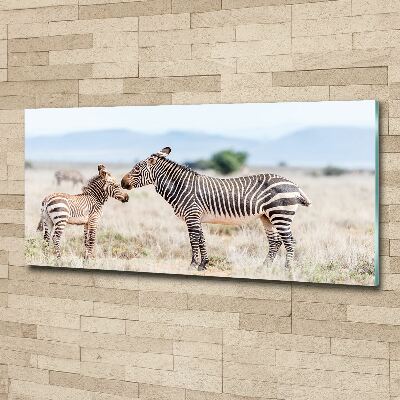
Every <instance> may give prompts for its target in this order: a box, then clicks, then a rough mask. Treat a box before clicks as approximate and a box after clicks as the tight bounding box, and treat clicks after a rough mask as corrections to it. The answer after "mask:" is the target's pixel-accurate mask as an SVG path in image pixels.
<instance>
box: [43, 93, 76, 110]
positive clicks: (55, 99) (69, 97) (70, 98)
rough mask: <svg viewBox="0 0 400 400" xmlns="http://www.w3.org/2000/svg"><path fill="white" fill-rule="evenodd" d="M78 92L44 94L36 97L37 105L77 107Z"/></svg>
mask: <svg viewBox="0 0 400 400" xmlns="http://www.w3.org/2000/svg"><path fill="white" fill-rule="evenodd" d="M77 106H78V94H63V93H53V94H43V95H39V96H37V97H36V107H38V108H47V107H54V108H55V107H77Z"/></svg>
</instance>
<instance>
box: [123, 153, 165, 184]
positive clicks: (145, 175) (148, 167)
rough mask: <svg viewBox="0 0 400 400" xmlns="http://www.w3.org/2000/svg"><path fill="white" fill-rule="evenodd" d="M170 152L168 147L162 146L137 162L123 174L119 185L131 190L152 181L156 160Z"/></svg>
mask: <svg viewBox="0 0 400 400" xmlns="http://www.w3.org/2000/svg"><path fill="white" fill-rule="evenodd" d="M169 153H171V148H170V147H164V148H163V149H162V150H160V151H159V152H158V153H154V154H152V155H151V156H150V157H148V158H146V159H145V160H143V161H140V162H138V163H137V164H136V165H134V167H133V168H132V169H131V170H130V171H129V172H128V173H127V174H125V175H124V177H123V178H122V180H121V186H122V187H123V188H124V189H128V190H131V189H132V188H139V187H142V186H146V185H151V184H153V183H154V176H153V170H154V167H155V166H156V165H157V161H159V160H162V159H163V158H165V157H166V156H167V155H168V154H169Z"/></svg>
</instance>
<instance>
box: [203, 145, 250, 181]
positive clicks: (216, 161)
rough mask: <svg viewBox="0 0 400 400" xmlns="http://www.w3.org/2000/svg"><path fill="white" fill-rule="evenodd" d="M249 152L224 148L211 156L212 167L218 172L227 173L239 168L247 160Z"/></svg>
mask: <svg viewBox="0 0 400 400" xmlns="http://www.w3.org/2000/svg"><path fill="white" fill-rule="evenodd" d="M246 159H247V154H246V153H244V152H242V151H238V152H235V151H233V150H222V151H219V152H218V153H215V154H214V155H213V156H212V157H211V160H210V161H211V165H212V168H213V169H215V170H216V171H217V172H219V173H221V174H223V175H227V174H231V173H232V172H235V171H237V170H239V169H240V168H241V167H242V166H243V165H244V163H245V162H246Z"/></svg>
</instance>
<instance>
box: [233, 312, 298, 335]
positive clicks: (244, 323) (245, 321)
mask: <svg viewBox="0 0 400 400" xmlns="http://www.w3.org/2000/svg"><path fill="white" fill-rule="evenodd" d="M240 329H246V330H255V331H264V332H279V333H289V332H290V331H291V319H290V317H280V316H274V315H257V314H240Z"/></svg>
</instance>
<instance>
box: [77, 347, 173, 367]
mask: <svg viewBox="0 0 400 400" xmlns="http://www.w3.org/2000/svg"><path fill="white" fill-rule="evenodd" d="M81 360H82V361H86V362H98V363H106V364H115V365H130V366H136V367H143V368H152V369H163V370H173V368H174V363H173V356H172V355H169V354H155V353H133V352H127V351H116V350H105V349H91V348H82V349H81Z"/></svg>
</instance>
